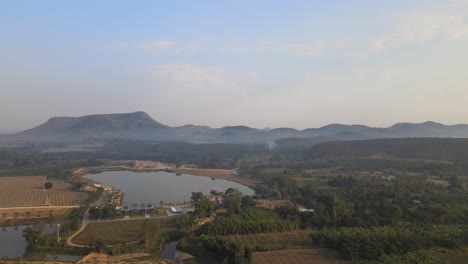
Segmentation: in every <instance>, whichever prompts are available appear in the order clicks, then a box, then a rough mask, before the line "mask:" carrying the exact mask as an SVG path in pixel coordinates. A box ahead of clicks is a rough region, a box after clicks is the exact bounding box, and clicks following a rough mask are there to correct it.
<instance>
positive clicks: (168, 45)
mask: <svg viewBox="0 0 468 264" xmlns="http://www.w3.org/2000/svg"><path fill="white" fill-rule="evenodd" d="M116 46H117V47H118V48H131V49H136V50H139V51H142V52H145V53H149V54H154V55H158V54H161V53H175V54H188V53H194V52H196V51H198V50H199V49H200V45H199V44H196V43H189V44H186V45H178V44H177V43H175V42H174V41H170V40H155V41H147V42H132V43H130V42H121V43H118V44H117V45H116Z"/></svg>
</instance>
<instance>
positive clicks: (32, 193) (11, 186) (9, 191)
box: [0, 176, 46, 208]
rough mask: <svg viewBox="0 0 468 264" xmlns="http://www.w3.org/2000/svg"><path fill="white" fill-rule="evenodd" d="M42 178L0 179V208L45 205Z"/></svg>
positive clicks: (44, 178)
mask: <svg viewBox="0 0 468 264" xmlns="http://www.w3.org/2000/svg"><path fill="white" fill-rule="evenodd" d="M45 180H46V177H44V176H21V177H0V208H5V207H25V206H41V205H45V203H46V198H45V191H44V183H45Z"/></svg>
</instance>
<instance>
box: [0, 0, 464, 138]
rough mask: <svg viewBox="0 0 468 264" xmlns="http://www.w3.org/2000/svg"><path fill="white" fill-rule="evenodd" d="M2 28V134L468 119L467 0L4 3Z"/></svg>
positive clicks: (18, 0)
mask: <svg viewBox="0 0 468 264" xmlns="http://www.w3.org/2000/svg"><path fill="white" fill-rule="evenodd" d="M0 33H1V35H0V40H1V41H0V106H1V108H0V110H1V111H0V124H1V125H0V132H10V131H17V130H21V129H26V128H30V127H32V126H35V125H38V124H40V123H42V122H44V121H46V120H47V119H48V118H49V117H52V116H81V115H86V114H94V113H112V112H131V111H138V110H142V111H145V112H147V113H148V114H149V115H151V116H152V117H153V118H154V119H156V120H157V121H159V122H162V123H165V124H168V125H183V124H188V123H192V124H200V125H209V126H212V127H221V126H224V125H238V124H243V125H249V126H253V127H258V128H263V127H285V126H288V127H295V128H305V127H318V126H322V125H325V124H328V123H346V124H353V123H362V124H368V125H371V126H389V125H391V124H393V123H396V122H402V121H409V122H422V121H426V120H434V121H438V122H443V123H447V124H455V123H468V0H467V1H447V0H444V1H425V0H420V1H417V0H414V1H408V0H401V1H399V0H387V1H383V0H382V1H375V0H369V1H344V0H341V1H318V0H317V1H313V0H304V1H294V0H284V1H272V0H265V1H254V0H246V1H240V0H236V1H218V0H213V1H203V0H200V1H192V0H186V1H115V0H109V1H94V0H93V1H91V0H90V1H58V0H57V1H45V0H42V1H32V0H31V1H21V0H12V1H8V0H3V1H1V2H0Z"/></svg>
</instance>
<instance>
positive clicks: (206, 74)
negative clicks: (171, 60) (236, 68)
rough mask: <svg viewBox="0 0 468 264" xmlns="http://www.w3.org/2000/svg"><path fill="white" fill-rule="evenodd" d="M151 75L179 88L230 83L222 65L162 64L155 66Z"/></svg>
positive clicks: (159, 80)
mask: <svg viewBox="0 0 468 264" xmlns="http://www.w3.org/2000/svg"><path fill="white" fill-rule="evenodd" d="M150 72H151V76H152V77H153V78H154V79H155V80H157V81H158V82H159V83H163V84H165V85H166V86H170V87H174V88H177V86H179V87H185V88H187V87H193V88H196V89H198V88H201V87H204V86H205V87H207V86H218V87H220V86H225V85H227V84H228V82H227V81H226V77H225V75H224V70H223V69H222V68H220V67H203V66H195V65H190V64H162V65H157V66H155V67H153V68H152V69H151V70H150Z"/></svg>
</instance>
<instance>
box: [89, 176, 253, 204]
mask: <svg viewBox="0 0 468 264" xmlns="http://www.w3.org/2000/svg"><path fill="white" fill-rule="evenodd" d="M84 177H86V178H88V179H92V180H94V181H97V182H100V183H103V184H106V185H109V186H112V187H114V188H118V189H120V190H121V191H122V192H124V197H123V205H124V206H128V207H129V208H131V206H132V204H138V205H140V204H141V203H145V204H147V203H151V204H153V205H159V202H160V201H164V203H183V202H190V197H191V196H192V192H203V193H204V194H209V193H210V191H211V190H216V191H223V192H224V191H225V190H226V189H229V188H237V189H238V190H239V191H241V192H242V193H243V194H244V195H253V194H254V193H255V192H254V190H252V189H250V188H249V187H247V186H244V185H242V184H239V183H235V182H231V181H226V180H221V179H212V178H210V177H203V176H194V175H189V174H182V175H179V176H178V175H176V174H175V173H170V172H164V171H158V172H138V173H137V172H131V171H105V172H102V173H99V174H87V175H85V176H84Z"/></svg>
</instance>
